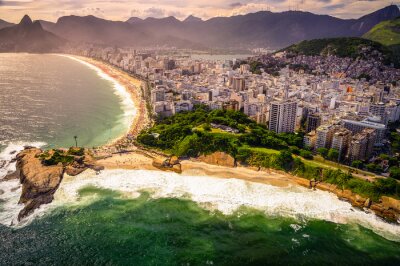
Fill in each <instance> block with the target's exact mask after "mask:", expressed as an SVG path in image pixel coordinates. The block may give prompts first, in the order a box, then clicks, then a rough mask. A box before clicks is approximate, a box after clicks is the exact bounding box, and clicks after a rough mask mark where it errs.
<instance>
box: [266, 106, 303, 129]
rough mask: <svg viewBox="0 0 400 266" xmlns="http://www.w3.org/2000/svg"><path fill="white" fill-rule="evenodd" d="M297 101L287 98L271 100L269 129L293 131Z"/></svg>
mask: <svg viewBox="0 0 400 266" xmlns="http://www.w3.org/2000/svg"><path fill="white" fill-rule="evenodd" d="M296 113H297V103H296V102H293V101H289V100H284V101H280V102H272V103H271V107H270V114H269V130H272V131H275V132H276V133H288V132H294V130H295V127H296Z"/></svg>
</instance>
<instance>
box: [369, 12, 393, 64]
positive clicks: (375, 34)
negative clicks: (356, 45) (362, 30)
mask: <svg viewBox="0 0 400 266" xmlns="http://www.w3.org/2000/svg"><path fill="white" fill-rule="evenodd" d="M363 37H364V38H366V39H369V40H372V41H376V42H379V43H381V44H383V45H386V46H387V47H388V48H389V49H390V50H391V51H392V53H393V59H392V61H393V62H394V63H395V65H396V66H397V67H399V66H400V17H398V18H396V19H393V20H388V21H383V22H381V23H379V24H378V25H376V26H375V27H373V28H372V29H371V30H370V31H369V32H367V33H366V34H365V35H364V36H363Z"/></svg>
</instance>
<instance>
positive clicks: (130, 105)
mask: <svg viewBox="0 0 400 266" xmlns="http://www.w3.org/2000/svg"><path fill="white" fill-rule="evenodd" d="M57 55H58V56H62V57H66V58H69V59H71V60H75V61H77V62H79V63H81V64H83V65H85V66H87V67H89V68H90V69H92V70H94V71H96V73H97V75H98V76H99V77H100V78H102V79H105V80H107V81H109V82H111V83H112V84H113V89H114V93H115V95H117V96H118V97H119V98H120V100H121V104H122V108H123V110H124V117H123V121H122V122H123V124H124V125H125V126H126V128H127V131H129V129H130V125H131V124H132V122H133V119H134V117H135V116H136V114H137V109H136V106H135V103H134V102H133V100H132V97H131V94H130V93H129V92H128V91H127V89H126V88H125V87H124V86H123V85H121V84H120V83H119V82H118V81H117V80H115V79H113V78H112V77H111V76H109V75H108V74H106V73H105V72H104V71H103V70H101V69H100V68H98V67H97V66H95V65H92V64H90V63H88V62H86V61H84V60H81V59H79V58H77V57H75V56H70V55H61V54H57Z"/></svg>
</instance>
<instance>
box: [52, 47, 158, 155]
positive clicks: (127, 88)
mask: <svg viewBox="0 0 400 266" xmlns="http://www.w3.org/2000/svg"><path fill="white" fill-rule="evenodd" d="M58 55H59V56H63V57H67V58H69V59H71V60H75V61H77V62H79V63H81V64H84V65H86V66H88V67H89V68H91V69H93V70H95V71H97V74H98V75H99V76H100V77H101V78H103V79H106V80H108V81H110V82H112V83H113V84H114V90H115V93H116V94H117V96H118V97H119V98H120V99H121V101H122V105H123V106H124V107H123V109H124V119H126V120H127V121H126V123H127V124H128V126H127V130H126V132H125V133H123V134H121V135H120V136H118V137H116V138H114V139H113V140H111V141H110V142H109V143H106V144H104V145H102V146H101V147H102V148H106V149H109V148H112V147H115V146H126V145H128V143H129V144H131V143H130V142H131V140H132V139H133V138H136V137H137V135H138V134H139V133H140V132H141V131H142V130H143V129H144V128H146V127H147V126H148V125H149V124H150V123H151V121H150V119H149V115H148V113H147V108H146V104H145V102H144V100H143V96H142V91H141V89H140V87H141V86H142V81H140V80H138V79H135V78H133V77H131V76H129V75H128V74H127V73H125V72H124V71H122V70H120V69H118V68H116V67H113V66H110V65H108V64H105V63H103V62H101V61H98V60H95V59H92V58H88V57H82V56H77V55H69V54H58ZM139 121H140V122H139Z"/></svg>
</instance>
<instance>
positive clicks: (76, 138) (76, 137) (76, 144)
mask: <svg viewBox="0 0 400 266" xmlns="http://www.w3.org/2000/svg"><path fill="white" fill-rule="evenodd" d="M74 139H75V147H78V136H74Z"/></svg>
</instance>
